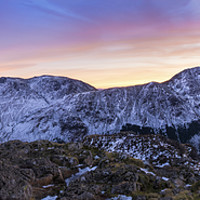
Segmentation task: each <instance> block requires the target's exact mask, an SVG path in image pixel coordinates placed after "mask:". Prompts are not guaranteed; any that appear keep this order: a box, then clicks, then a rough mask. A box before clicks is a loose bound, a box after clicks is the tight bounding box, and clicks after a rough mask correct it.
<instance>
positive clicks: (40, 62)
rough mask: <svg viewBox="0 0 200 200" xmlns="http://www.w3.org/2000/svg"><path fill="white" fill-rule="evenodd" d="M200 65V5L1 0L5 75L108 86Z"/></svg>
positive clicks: (147, 0) (162, 0)
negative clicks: (46, 77) (72, 80)
mask: <svg viewBox="0 0 200 200" xmlns="http://www.w3.org/2000/svg"><path fill="white" fill-rule="evenodd" d="M195 66H200V1H199V0H0V77H1V76H5V77H7V76H9V77H21V78H30V77H33V76H40V75H55V76H66V77H70V78H74V79H79V80H82V81H85V82H87V83H89V84H91V85H93V86H95V87H96V88H109V87H118V86H128V85H135V84H143V83H147V82H150V81H158V82H162V81H165V80H168V79H170V78H171V77H172V76H173V75H175V74H176V73H178V72H180V71H182V70H183V69H185V68H191V67H195Z"/></svg>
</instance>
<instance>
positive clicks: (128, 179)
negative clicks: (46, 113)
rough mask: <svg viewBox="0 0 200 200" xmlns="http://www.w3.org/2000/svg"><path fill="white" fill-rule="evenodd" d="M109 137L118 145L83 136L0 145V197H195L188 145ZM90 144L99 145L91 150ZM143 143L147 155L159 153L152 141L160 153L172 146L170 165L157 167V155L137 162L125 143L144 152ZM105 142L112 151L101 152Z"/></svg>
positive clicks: (198, 183)
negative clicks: (79, 139)
mask: <svg viewBox="0 0 200 200" xmlns="http://www.w3.org/2000/svg"><path fill="white" fill-rule="evenodd" d="M101 137H102V138H101ZM105 137H107V140H105ZM109 137H110V138H109ZM115 137H118V139H117V140H118V141H119V143H118V145H115V141H117V140H115V139H116V138H114V137H113V136H89V137H86V138H85V140H84V141H83V142H81V143H80V142H79V143H68V144H58V143H53V142H49V141H44V140H41V141H36V142H32V143H24V142H21V141H10V142H7V143H3V144H1V145H0V158H1V161H0V199H3V200H4V199H5V200H15V199H20V200H26V199H27V200H29V199H30V200H39V199H45V198H46V197H49V198H50V197H51V199H57V200H71V199H73V200H75V199H77V200H78V199H84V200H87V199H88V200H90V199H91V200H92V199H93V200H105V199H111V200H112V199H113V200H115V199H128V200H129V199H132V200H133V199H138V200H139V199H146V200H153V199H160V200H166V199H173V200H176V199H181V198H182V199H194V200H195V199H198V198H200V174H199V169H196V167H197V166H198V164H199V160H198V157H193V156H192V155H191V154H190V153H191V151H190V150H191V149H192V147H190V146H189V145H180V146H179V145H177V143H176V142H173V141H170V140H168V139H165V138H163V137H159V138H157V136H156V137H154V136H149V137H148V136H139V137H140V140H142V137H144V138H143V143H140V144H139V143H138V144H137V143H134V142H133V141H132V138H131V135H130V137H129V142H128V139H127V138H125V139H124V138H123V137H125V136H124V133H122V134H121V135H116V136H115ZM147 138H148V139H147ZM150 138H152V139H151V140H152V141H155V143H153V142H151V141H150ZM120 139H123V140H124V144H122V143H120ZM95 140H96V141H99V142H97V146H95V142H94V141H95ZM147 140H148V141H150V142H149V145H150V146H148V148H149V150H152V149H154V151H152V152H154V153H152V156H153V157H155V156H156V155H160V152H159V148H157V147H156V145H157V144H158V143H160V144H162V143H163V149H162V151H164V148H165V150H166V151H167V149H169V147H173V151H174V154H169V153H168V154H166V155H167V156H168V157H167V161H168V162H169V163H170V165H166V164H163V158H162V156H161V157H159V156H158V158H157V162H155V160H152V159H151V157H148V156H146V157H144V159H143V160H139V159H136V158H134V157H135V154H131V153H130V152H129V148H128V146H129V144H130V143H132V148H136V147H137V145H141V146H142V145H143V150H144V153H145V145H147V144H146V143H145V141H147ZM92 141H93V142H92ZM105 141H107V143H105ZM138 141H139V139H138ZM100 143H101V144H102V146H101V147H100ZM109 144H110V146H112V145H115V147H116V148H113V150H112V151H110V149H107V151H105V149H106V148H105V147H108V146H109ZM110 146H109V147H110ZM119 147H120V151H119ZM156 149H157V151H156ZM108 151H110V152H108ZM189 152H190V153H189ZM138 153H139V150H138ZM140 153H141V154H142V152H140ZM174 155H176V157H174ZM165 160H166V158H165ZM158 163H160V165H158Z"/></svg>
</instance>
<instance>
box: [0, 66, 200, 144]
mask: <svg viewBox="0 0 200 200" xmlns="http://www.w3.org/2000/svg"><path fill="white" fill-rule="evenodd" d="M199 88H200V68H199V67H196V68H192V69H187V70H184V71H182V72H181V73H179V74H177V75H176V76H174V77H173V78H172V79H170V80H169V81H167V82H164V83H156V82H151V83H148V84H145V85H138V86H132V87H125V88H112V89H107V90H101V91H99V90H96V89H95V88H93V87H92V86H89V85H87V84H85V83H83V82H80V81H76V80H71V79H67V78H61V77H48V76H46V77H45V76H44V77H37V78H32V79H28V80H22V79H10V78H1V79H0V96H1V101H0V106H1V110H0V112H1V115H0V132H1V141H2V142H3V141H7V140H12V139H21V140H24V141H33V140H37V139H48V140H51V141H61V140H63V141H66V142H67V141H77V140H79V139H81V138H83V137H84V136H85V135H90V134H112V133H117V132H119V131H120V130H121V129H123V130H133V131H135V132H138V133H139V132H142V133H149V132H151V133H161V134H164V135H167V136H168V137H170V138H173V139H176V140H178V141H181V142H189V141H193V142H195V143H194V145H196V146H198V141H199V136H198V134H199V131H200V121H199V116H200V90H199Z"/></svg>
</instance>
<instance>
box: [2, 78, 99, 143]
mask: <svg viewBox="0 0 200 200" xmlns="http://www.w3.org/2000/svg"><path fill="white" fill-rule="evenodd" d="M88 91H96V89H95V88H94V87H92V86H90V85H88V84H86V83H84V82H82V81H78V80H74V79H70V78H66V77H54V76H41V77H34V78H31V79H19V78H5V77H2V78H0V132H1V137H0V141H5V140H9V138H10V137H11V138H12V134H14V127H15V126H17V125H20V124H21V125H23V128H22V131H19V132H18V136H16V138H19V139H25V138H26V139H27V140H34V138H31V137H29V135H27V134H26V133H29V132H31V131H32V130H33V129H35V128H36V127H35V126H37V124H29V123H28V122H27V119H29V118H31V119H34V113H35V112H39V113H41V117H39V119H38V120H42V118H44V117H43V114H42V112H43V111H44V110H48V109H49V108H51V106H52V105H54V104H55V103H58V102H59V101H62V99H63V98H64V97H65V96H67V95H69V94H71V95H74V94H76V93H79V92H88ZM52 131H53V130H52ZM14 137H15V136H14Z"/></svg>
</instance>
